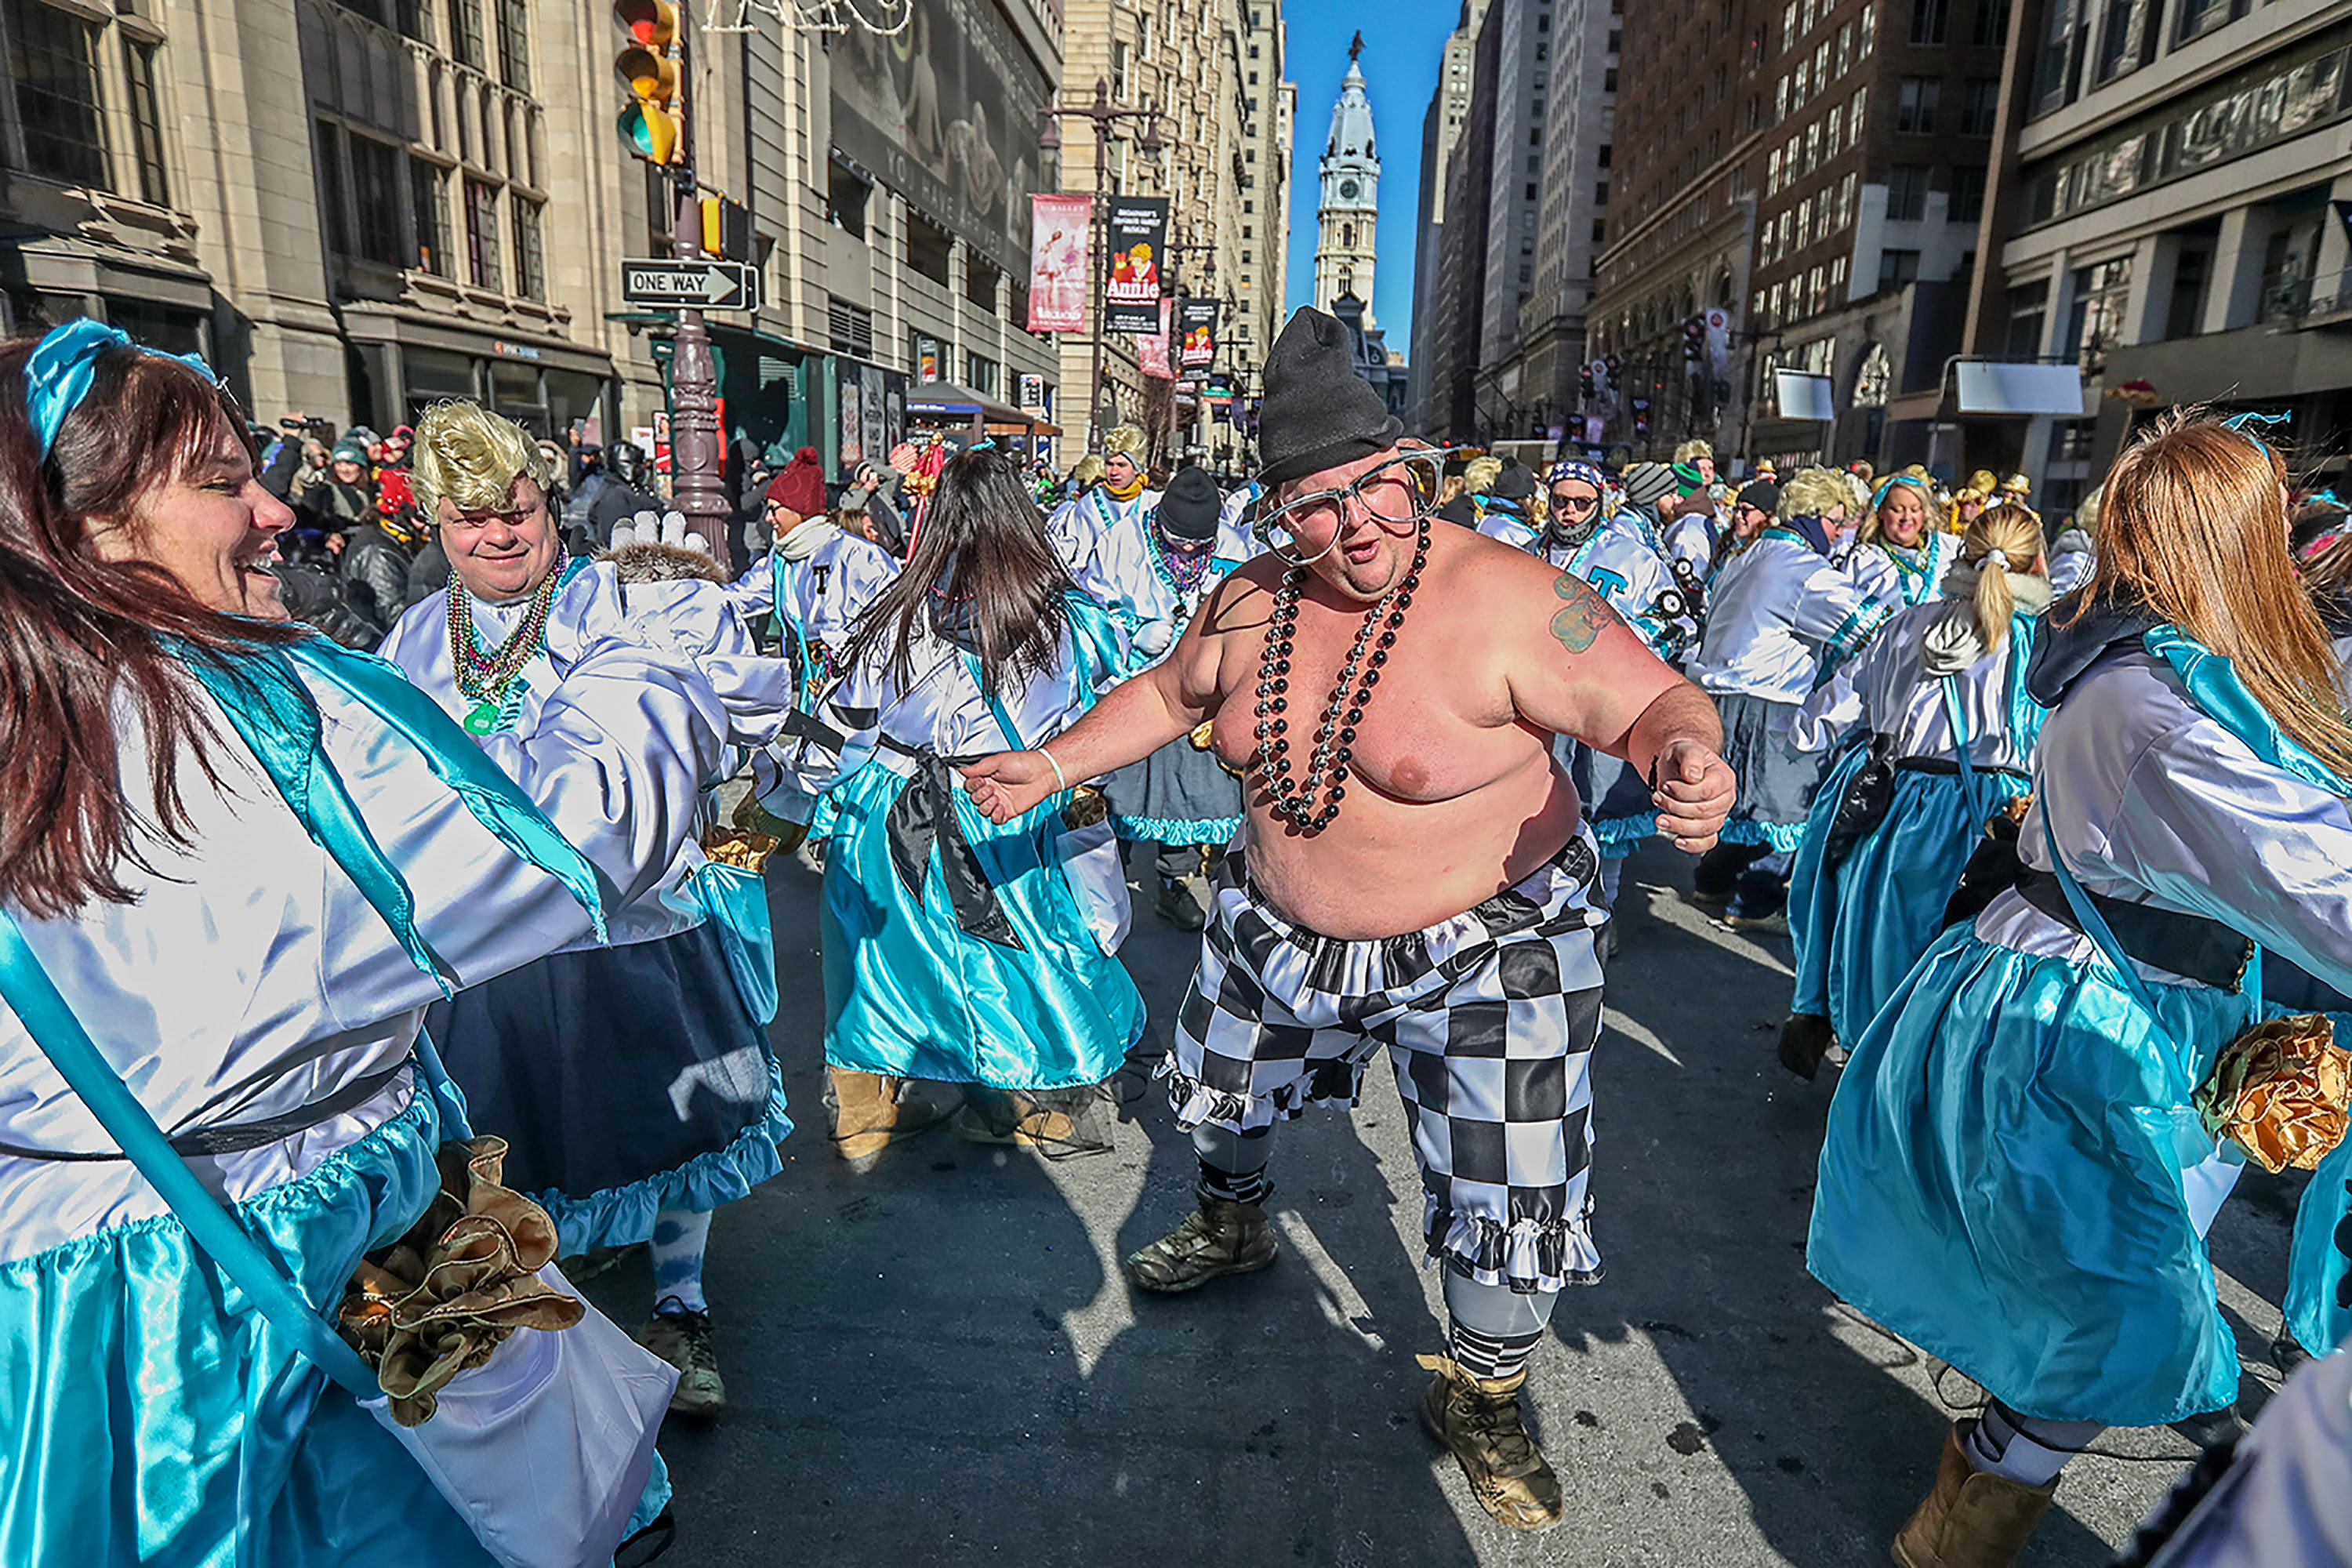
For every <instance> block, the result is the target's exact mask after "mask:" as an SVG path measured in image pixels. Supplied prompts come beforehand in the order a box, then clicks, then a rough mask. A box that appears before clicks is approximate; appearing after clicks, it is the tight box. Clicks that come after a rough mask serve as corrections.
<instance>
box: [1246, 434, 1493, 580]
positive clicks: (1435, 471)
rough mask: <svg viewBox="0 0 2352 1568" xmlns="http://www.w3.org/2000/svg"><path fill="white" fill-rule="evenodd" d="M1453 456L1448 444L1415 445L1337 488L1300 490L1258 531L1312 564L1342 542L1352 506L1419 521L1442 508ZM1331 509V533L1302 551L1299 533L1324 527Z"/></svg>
mask: <svg viewBox="0 0 2352 1568" xmlns="http://www.w3.org/2000/svg"><path fill="white" fill-rule="evenodd" d="M1449 456H1451V453H1450V452H1449V451H1448V450H1447V449H1446V448H1444V447H1412V448H1411V449H1409V450H1406V451H1401V452H1399V453H1397V454H1396V455H1395V456H1394V457H1392V458H1389V459H1387V460H1386V461H1385V462H1381V463H1378V464H1375V465H1374V466H1373V467H1371V468H1367V469H1365V470H1364V471H1363V472H1362V473H1360V474H1358V475H1357V476H1356V477H1355V478H1354V479H1351V480H1349V482H1348V483H1347V484H1344V485H1340V486H1339V487H1337V488H1336V489H1325V490H1316V491H1313V492H1312V493H1310V494H1307V495H1303V496H1294V497H1292V498H1291V499H1290V500H1286V501H1284V502H1283V503H1281V504H1280V505H1279V506H1271V507H1267V508H1265V510H1262V511H1260V512H1259V513H1258V515H1257V518H1256V521H1255V524H1254V526H1255V529H1256V531H1257V536H1258V538H1259V539H1260V540H1262V541H1263V542H1265V546H1266V548H1268V549H1269V550H1272V551H1273V552H1275V554H1276V556H1278V557H1279V558H1280V559H1281V560H1282V561H1283V563H1285V564H1286V565H1291V566H1308V565H1312V564H1313V563H1316V562H1318V561H1319V560H1321V559H1322V558H1323V557H1324V556H1326V555H1328V554H1329V553H1330V552H1331V551H1332V549H1333V547H1334V546H1336V545H1337V544H1338V543H1339V535H1340V534H1341V533H1342V532H1343V531H1345V530H1346V528H1347V523H1348V515H1349V509H1350V508H1351V507H1355V508H1360V509H1361V510H1363V511H1364V512H1365V513H1366V514H1367V515H1369V516H1370V517H1372V518H1374V519H1376V520H1377V521H1381V522H1419V521H1421V520H1422V519H1423V518H1424V517H1427V516H1428V515H1429V514H1430V513H1431V512H1432V511H1433V510H1435V509H1436V506H1437V491H1438V486H1439V485H1440V484H1441V483H1442V482H1443V481H1444V477H1445V460H1446V458H1448V457H1449ZM1327 511H1328V513H1329V514H1330V515H1329V517H1328V527H1329V531H1330V538H1329V539H1328V541H1327V542H1325V544H1324V545H1323V547H1322V548H1321V549H1320V550H1318V551H1317V552H1315V553H1314V554H1312V555H1301V554H1299V553H1298V552H1297V547H1298V541H1299V539H1300V538H1301V536H1302V535H1304V534H1307V533H1312V532H1318V531H1322V529H1323V527H1324V525H1325V522H1326V520H1325V518H1324V515H1323V514H1324V513H1325V512H1327Z"/></svg>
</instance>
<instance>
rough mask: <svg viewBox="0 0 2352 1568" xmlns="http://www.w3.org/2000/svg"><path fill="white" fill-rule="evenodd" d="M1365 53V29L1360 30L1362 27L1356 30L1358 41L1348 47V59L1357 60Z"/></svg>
mask: <svg viewBox="0 0 2352 1568" xmlns="http://www.w3.org/2000/svg"><path fill="white" fill-rule="evenodd" d="M1363 52H1364V33H1363V29H1362V28H1360V27H1359V28H1358V29H1356V41H1355V42H1354V43H1352V44H1349V46H1348V58H1349V59H1350V60H1352V59H1355V58H1357V57H1358V56H1360V55H1361V54H1362V53H1363Z"/></svg>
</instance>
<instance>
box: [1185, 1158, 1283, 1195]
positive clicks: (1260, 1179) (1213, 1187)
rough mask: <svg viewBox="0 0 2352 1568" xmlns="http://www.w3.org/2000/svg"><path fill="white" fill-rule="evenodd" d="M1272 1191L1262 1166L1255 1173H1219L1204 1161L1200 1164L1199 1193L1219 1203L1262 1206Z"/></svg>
mask: <svg viewBox="0 0 2352 1568" xmlns="http://www.w3.org/2000/svg"><path fill="white" fill-rule="evenodd" d="M1273 1190H1274V1184H1273V1183H1272V1182H1269V1181H1267V1180H1266V1179H1265V1166H1264V1165H1260V1166H1259V1167H1258V1168H1257V1169H1256V1170H1255V1171H1220V1170H1219V1169H1217V1168H1216V1167H1215V1166H1214V1165H1212V1164H1210V1163H1208V1162H1207V1161H1206V1160H1203V1161H1202V1162H1201V1191H1202V1192H1203V1193H1206V1194H1208V1195H1209V1196H1210V1197H1213V1198H1215V1199H1217V1200H1219V1201H1220V1202H1223V1203H1229V1204H1262V1203H1264V1202H1265V1195H1266V1194H1268V1193H1270V1192H1272V1191H1273Z"/></svg>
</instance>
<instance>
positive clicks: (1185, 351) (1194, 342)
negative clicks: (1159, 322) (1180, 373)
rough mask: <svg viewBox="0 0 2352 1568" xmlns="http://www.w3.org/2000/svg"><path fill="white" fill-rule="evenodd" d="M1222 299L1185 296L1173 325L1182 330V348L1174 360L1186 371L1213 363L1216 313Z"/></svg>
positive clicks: (1214, 359) (1206, 368) (1215, 346)
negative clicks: (1189, 298) (1187, 297)
mask: <svg viewBox="0 0 2352 1568" xmlns="http://www.w3.org/2000/svg"><path fill="white" fill-rule="evenodd" d="M1221 310H1223V301H1222V300H1185V301H1184V310H1183V313H1182V315H1181V317H1180V318H1179V320H1178V321H1177V323H1176V324H1177V325H1178V326H1179V327H1180V328H1181V329H1182V331H1183V334H1184V335H1183V338H1182V340H1181V342H1182V345H1183V346H1182V348H1181V350H1180V351H1179V353H1178V355H1177V363H1179V364H1180V365H1181V366H1182V367H1183V368H1184V369H1185V370H1186V371H1187V372H1192V371H1200V372H1206V371H1207V370H1208V368H1209V367H1210V366H1211V365H1213V364H1214V363H1217V317H1218V314H1219V312H1220V311H1221Z"/></svg>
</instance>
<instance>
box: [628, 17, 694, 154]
mask: <svg viewBox="0 0 2352 1568" xmlns="http://www.w3.org/2000/svg"><path fill="white" fill-rule="evenodd" d="M613 14H614V16H618V17H619V18H620V21H621V26H622V27H623V28H624V29H625V31H626V32H627V33H628V35H629V38H630V43H629V47H627V48H625V49H623V50H622V51H621V53H620V55H619V57H618V58H615V59H614V61H613V68H614V70H615V71H617V72H619V73H620V77H621V79H622V80H623V81H625V82H627V83H628V84H629V92H630V95H631V98H632V101H631V102H630V104H629V106H628V107H627V108H626V109H624V110H621V140H623V141H624V142H627V143H628V144H629V151H630V152H632V153H635V154H636V155H637V156H638V157H640V158H643V159H644V160H645V161H646V163H682V162H684V161H685V157H686V120H685V116H684V115H683V114H682V113H681V111H680V110H679V109H678V103H677V93H678V84H679V77H678V68H677V55H676V53H675V52H674V50H675V47H676V46H677V6H676V5H672V4H671V3H670V0H614V5H613Z"/></svg>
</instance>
